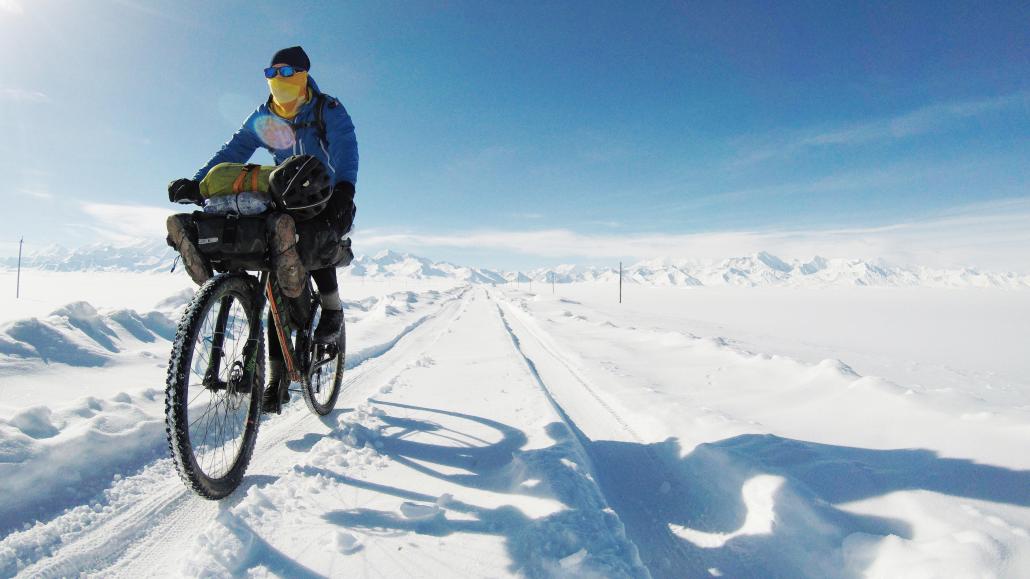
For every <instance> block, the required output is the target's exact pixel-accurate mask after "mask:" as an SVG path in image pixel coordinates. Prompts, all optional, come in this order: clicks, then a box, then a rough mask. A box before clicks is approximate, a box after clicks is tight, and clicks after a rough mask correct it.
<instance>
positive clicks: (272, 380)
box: [261, 360, 290, 414]
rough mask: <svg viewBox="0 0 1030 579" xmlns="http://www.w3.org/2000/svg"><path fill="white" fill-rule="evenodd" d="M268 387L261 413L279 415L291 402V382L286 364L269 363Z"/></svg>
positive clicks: (262, 401) (262, 399) (266, 387)
mask: <svg viewBox="0 0 1030 579" xmlns="http://www.w3.org/2000/svg"><path fill="white" fill-rule="evenodd" d="M268 373H269V378H268V386H265V394H264V396H263V397H262V398H261V411H262V412H264V413H265V414H273V413H275V414H279V412H281V411H282V408H283V406H284V405H285V404H286V403H287V402H289V401H290V381H289V379H287V378H286V364H285V363H283V362H279V361H275V360H270V361H269V362H268Z"/></svg>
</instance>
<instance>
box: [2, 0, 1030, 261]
mask: <svg viewBox="0 0 1030 579" xmlns="http://www.w3.org/2000/svg"><path fill="white" fill-rule="evenodd" d="M319 4H321V6H320V5H319ZM1027 22H1030V5H1028V4H1027V3H1026V2H1011V3H1004V2H992V3H984V2H968V3H960V2H926V3H920V2H892V3H875V5H872V6H869V5H865V4H864V3H846V2H800V3H792V2H779V3H768V2H754V3H748V2H682V1H680V2H658V1H656V2H646V3H640V2H607V1H595V2H518V3H516V2H482V1H468V2H465V1H436V2H429V1H426V2H389V1H386V2H383V1H379V2H347V3H336V2H324V3H314V2H307V3H293V2H286V1H277V2H268V3H255V2H233V1H228V2H198V1H193V0H186V1H182V2H144V1H142V0H120V1H118V0H95V1H91V2H85V1H72V0H32V1H31V2H30V1H27V0H0V48H2V49H3V54H4V62H5V74H4V75H3V76H2V78H0V131H2V134H3V135H5V136H6V139H5V142H4V144H3V154H2V155H0V174H2V175H4V176H5V177H4V179H3V183H2V184H0V198H2V199H3V200H4V205H5V207H6V208H7V209H6V211H5V213H6V216H5V217H4V218H3V219H2V221H0V223H2V224H3V232H2V233H0V253H2V254H6V255H9V254H11V253H12V251H16V245H14V244H12V242H13V241H16V240H17V238H18V236H19V235H24V236H25V237H26V239H27V243H30V247H34V246H40V245H43V244H45V243H47V242H50V241H54V242H59V243H62V244H66V245H76V244H82V243H88V242H93V241H97V240H101V239H113V240H117V241H123V240H126V239H129V238H137V237H155V236H156V237H161V236H163V232H162V230H161V226H160V225H161V221H162V218H161V216H162V215H163V214H164V213H167V212H168V211H169V210H171V209H173V208H174V207H173V206H171V205H169V204H168V203H167V202H166V193H165V187H166V184H167V182H168V181H170V180H171V179H173V178H176V177H180V176H188V175H192V173H193V172H194V171H195V170H196V169H197V168H198V167H199V166H200V165H202V164H203V163H204V161H206V160H207V158H208V157H209V156H210V155H211V154H212V153H213V152H214V151H215V150H216V149H217V148H218V146H219V145H220V144H221V143H222V142H223V141H225V140H226V139H227V138H228V137H229V136H230V135H231V133H232V132H233V131H234V130H235V129H236V128H237V127H238V126H239V124H240V122H241V121H242V120H243V119H244V118H245V117H246V116H247V114H248V113H249V112H250V111H251V110H252V109H253V108H254V107H255V106H256V105H257V104H259V103H260V102H262V101H263V100H264V99H265V98H266V95H267V87H266V84H265V81H264V78H263V77H262V75H261V69H262V68H263V67H264V66H267V64H268V59H269V57H270V55H271V54H272V53H273V52H274V51H275V50H276V49H278V48H281V47H284V46H289V45H293V44H301V45H303V46H304V47H305V49H306V50H307V52H308V54H309V55H310V57H311V60H312V70H311V74H312V76H313V77H314V78H315V79H316V80H317V81H318V82H319V84H320V86H321V87H322V88H323V90H325V91H326V92H328V93H330V94H333V95H335V96H337V97H339V98H340V99H341V100H342V101H343V102H344V104H345V105H346V106H347V108H348V110H349V111H350V113H351V115H352V117H353V118H354V121H355V124H356V126H357V131H358V141H359V145H360V153H361V169H360V173H359V177H358V179H359V182H358V204H359V214H358V215H359V218H358V230H357V232H356V233H355V241H356V245H357V247H358V249H359V251H360V250H362V249H364V250H366V251H374V250H376V249H379V248H381V247H392V248H395V249H400V250H407V251H412V252H415V253H419V254H423V255H427V256H430V257H433V258H437V259H449V260H452V261H456V262H461V263H468V264H475V265H484V266H495V267H530V266H535V265H549V264H554V263H557V262H570V261H572V262H589V263H603V262H607V261H611V260H613V259H619V258H623V259H628V260H633V259H642V258H647V257H656V256H662V255H668V256H674V257H719V256H725V255H735V254H743V253H749V252H753V251H758V250H761V249H767V250H770V251H773V252H774V253H776V252H778V253H780V254H783V255H784V256H785V257H793V256H797V257H804V256H806V255H807V256H811V255H812V254H816V253H819V254H823V255H829V256H831V257H837V256H841V257H887V258H893V259H897V260H900V261H920V262H927V263H931V264H935V265H938V264H939V265H953V264H959V263H971V264H974V265H981V266H984V267H987V266H990V267H999V268H1005V269H1017V270H1025V269H1027V268H1028V267H1030V265H1027V264H1028V263H1030V239H1028V235H1027V233H1026V232H1027V231H1028V230H1030V187H1028V184H1030V179H1028V177H1030V27H1028V26H1027V24H1026V23H1027ZM256 158H257V159H258V160H259V161H262V160H264V161H267V159H268V158H267V156H259V157H256Z"/></svg>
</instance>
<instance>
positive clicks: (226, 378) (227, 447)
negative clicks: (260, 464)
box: [165, 274, 265, 499]
mask: <svg viewBox="0 0 1030 579" xmlns="http://www.w3.org/2000/svg"><path fill="white" fill-rule="evenodd" d="M255 286H256V281H255V280H254V278H253V277H251V276H249V275H246V274H222V275H219V276H216V277H215V278H213V279H211V280H210V281H208V282H207V283H206V284H204V286H203V287H201V289H200V290H199V291H198V292H197V294H196V295H195V296H194V297H193V300H192V301H191V302H190V305H189V307H188V308H187V309H186V312H185V313H184V314H183V318H182V321H181V322H180V323H179V329H178V332H177V333H176V336H175V342H174V344H173V346H172V356H171V360H170V361H169V364H168V383H167V389H166V391H165V427H166V428H165V429H166V431H167V433H168V446H169V448H170V450H171V453H172V459H173V461H174V462H175V468H176V470H177V471H178V473H179V477H180V478H182V480H183V482H184V483H186V486H187V487H189V488H191V489H193V490H194V491H195V492H196V493H197V494H199V495H201V496H203V497H206V498H209V499H220V498H222V497H225V496H226V495H228V494H230V493H232V491H233V490H235V489H236V487H237V486H239V484H240V481H242V480H243V473H244V472H245V471H246V469H247V464H248V463H249V462H250V458H251V455H252V453H253V451H254V443H255V441H256V440H257V431H258V424H259V421H260V416H261V393H262V385H263V383H264V373H265V372H264V349H265V347H264V335H263V333H262V331H261V321H260V317H259V314H258V312H257V311H256V308H255V304H254V298H255V293H256V290H255Z"/></svg>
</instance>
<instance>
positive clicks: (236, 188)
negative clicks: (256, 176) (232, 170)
mask: <svg viewBox="0 0 1030 579" xmlns="http://www.w3.org/2000/svg"><path fill="white" fill-rule="evenodd" d="M247 173H249V171H248V170H247V168H246V167H244V168H243V170H242V171H240V174H239V175H237V176H236V180H235V181H233V182H232V192H233V193H240V192H242V191H243V181H244V180H245V179H246V178H247Z"/></svg>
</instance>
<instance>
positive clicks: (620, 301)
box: [619, 261, 622, 304]
mask: <svg viewBox="0 0 1030 579" xmlns="http://www.w3.org/2000/svg"><path fill="white" fill-rule="evenodd" d="M619 303H620V304H621V303H622V262H621V261H620V262H619Z"/></svg>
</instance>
